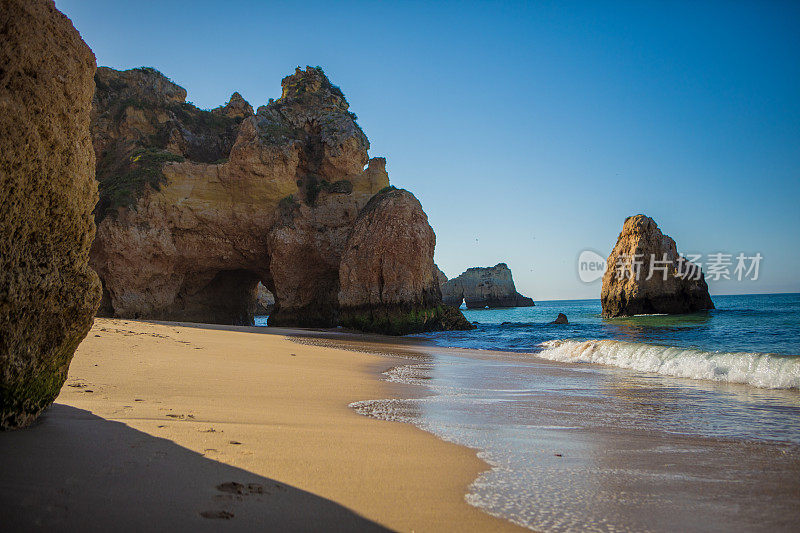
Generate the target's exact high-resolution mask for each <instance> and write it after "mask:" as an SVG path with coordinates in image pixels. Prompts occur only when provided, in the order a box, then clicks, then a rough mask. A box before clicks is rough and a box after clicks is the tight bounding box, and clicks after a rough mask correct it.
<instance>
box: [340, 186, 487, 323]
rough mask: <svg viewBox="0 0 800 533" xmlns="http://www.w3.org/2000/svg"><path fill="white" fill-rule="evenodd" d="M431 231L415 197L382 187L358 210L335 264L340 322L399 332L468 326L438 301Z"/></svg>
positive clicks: (456, 314) (439, 297)
mask: <svg viewBox="0 0 800 533" xmlns="http://www.w3.org/2000/svg"><path fill="white" fill-rule="evenodd" d="M435 246H436V235H435V234H434V232H433V229H432V228H431V226H430V224H429V223H428V217H427V216H426V215H425V212H424V211H423V210H422V205H420V203H419V200H417V198H416V197H415V196H414V195H413V194H411V193H410V192H408V191H406V190H403V189H395V188H394V187H387V188H386V189H384V190H383V191H381V192H380V193H378V194H376V195H375V196H374V197H373V198H372V199H371V200H370V201H369V203H367V205H366V206H365V207H364V208H363V209H362V210H361V213H359V215H358V219H357V220H356V224H355V227H354V228H353V232H352V233H351V235H350V238H349V239H348V241H347V247H346V248H345V251H344V253H343V254H342V263H341V266H340V267H339V283H340V286H341V290H340V291H339V305H340V307H341V317H340V324H341V325H342V326H345V327H351V328H354V329H359V330H362V331H372V332H377V333H385V334H390V335H404V334H407V333H415V332H420V331H431V330H443V329H473V326H472V325H471V324H470V323H469V322H468V321H467V320H466V319H465V318H464V316H463V315H462V314H461V311H459V310H457V309H453V308H451V307H445V306H443V305H442V297H441V292H440V289H439V283H438V280H437V274H436V271H437V269H436V267H435V265H434V264H433V250H434V247H435Z"/></svg>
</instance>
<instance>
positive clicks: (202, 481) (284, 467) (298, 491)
mask: <svg viewBox="0 0 800 533" xmlns="http://www.w3.org/2000/svg"><path fill="white" fill-rule="evenodd" d="M287 334H291V335H294V336H295V337H287ZM303 334H304V333H302V332H299V331H288V330H287V331H284V330H274V329H270V330H265V329H263V328H261V329H258V328H240V327H226V326H208V327H204V326H202V325H190V324H184V325H179V324H169V323H152V322H140V321H133V320H116V319H104V318H97V319H96V320H95V322H94V326H93V328H92V330H91V332H90V333H89V335H88V336H87V338H86V339H85V340H84V342H83V343H82V344H81V345H80V347H79V348H78V350H77V352H76V355H75V358H74V359H73V361H72V364H71V365H70V369H69V378H68V379H67V382H66V384H65V385H64V387H63V389H62V391H61V394H60V396H59V397H58V398H57V399H56V402H55V404H54V405H53V406H52V407H50V408H49V409H48V410H47V411H46V412H45V414H44V415H43V416H42V417H41V419H40V420H39V421H38V422H37V423H36V424H35V425H34V426H33V427H31V428H30V429H28V430H26V431H17V432H9V433H6V434H4V435H3V439H0V457H3V482H2V484H0V501H3V502H4V505H3V508H2V509H0V522H1V523H3V524H5V526H6V527H9V528H11V529H18V528H21V527H25V528H26V529H30V528H31V527H32V526H34V528H35V527H39V528H41V529H47V530H75V529H76V528H81V529H83V530H85V531H94V530H108V529H109V528H114V529H116V530H122V531H125V530H136V529H139V530H141V529H143V528H156V529H160V530H167V529H170V528H175V529H180V530H185V529H193V530H219V529H231V530H253V529H264V528H267V529H283V530H314V529H316V530H319V529H325V530H371V529H374V530H378V529H391V530H400V531H431V530H461V531H478V530H480V531H505V530H513V529H517V528H516V526H514V525H513V524H511V523H510V522H507V521H504V520H501V519H497V518H494V517H492V516H489V515H488V514H485V513H483V512H482V511H480V510H478V509H477V508H475V507H472V506H470V505H468V504H467V503H466V502H465V499H464V494H465V493H466V492H467V489H468V486H469V485H470V484H471V483H472V482H473V481H474V480H475V478H476V477H477V476H478V475H479V474H480V473H481V472H483V471H485V470H486V469H487V468H488V466H487V464H486V463H484V462H483V461H481V460H480V459H478V458H477V456H476V452H475V451H474V450H472V449H469V448H466V447H461V446H457V445H455V444H450V443H446V442H444V441H442V440H439V439H438V438H436V437H434V436H433V435H431V434H429V433H426V432H424V431H422V430H420V429H417V428H415V427H414V426H412V425H409V424H401V423H396V422H385V421H380V420H375V419H371V418H368V417H364V416H361V415H359V414H357V413H356V412H355V411H354V410H353V409H351V408H349V407H348V404H350V403H352V402H356V401H361V400H368V399H373V398H375V399H377V398H391V397H398V398H409V397H415V396H419V395H421V394H424V393H425V391H424V390H421V388H419V387H413V386H407V385H402V384H393V383H388V382H386V381H382V380H381V379H379V376H380V373H381V372H384V371H386V370H388V369H390V368H392V367H394V366H397V365H399V364H407V363H408V360H407V359H401V358H400V357H392V356H387V355H371V354H369V353H365V351H358V352H357V351H345V350H340V349H334V348H330V347H322V346H315V345H313V344H308V343H303V344H301V343H299V342H297V340H298V337H297V335H303ZM306 335H311V334H310V333H306ZM293 338H294V340H292V339H293ZM360 344H361V349H363V350H369V349H370V348H371V349H372V350H373V351H376V352H387V351H388V352H390V351H391V350H392V348H393V347H392V345H391V344H384V345H382V346H372V347H370V345H369V342H366V341H361V342H360ZM398 346H400V345H398ZM400 348H401V349H402V350H408V347H407V346H406V347H402V346H400Z"/></svg>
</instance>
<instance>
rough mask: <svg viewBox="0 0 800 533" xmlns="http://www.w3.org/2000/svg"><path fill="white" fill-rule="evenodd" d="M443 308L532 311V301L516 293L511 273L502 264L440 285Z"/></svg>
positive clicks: (484, 268) (479, 268) (477, 270)
mask: <svg viewBox="0 0 800 533" xmlns="http://www.w3.org/2000/svg"><path fill="white" fill-rule="evenodd" d="M442 300H443V301H444V303H445V304H447V305H451V306H454V307H460V306H461V302H466V304H467V307H468V308H469V309H483V308H485V307H489V308H495V307H531V306H533V305H534V303H533V300H532V299H530V298H528V297H527V296H523V295H521V294H520V293H518V292H517V289H516V287H515V286H514V278H513V277H512V276H511V269H509V268H508V265H506V264H505V263H498V264H496V265H495V266H493V267H473V268H469V269H467V271H466V272H464V273H463V274H461V275H460V276H458V277H455V278H453V279H451V280H448V281H446V282H445V283H443V284H442Z"/></svg>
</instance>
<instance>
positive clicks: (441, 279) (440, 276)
mask: <svg viewBox="0 0 800 533" xmlns="http://www.w3.org/2000/svg"><path fill="white" fill-rule="evenodd" d="M433 275H434V276H436V282H437V283H438V284H439V287H441V286H442V285H444V283H445V282H446V281H447V276H446V275H445V273H444V272H442V271H441V269H440V268H439V267H438V266H436V265H433Z"/></svg>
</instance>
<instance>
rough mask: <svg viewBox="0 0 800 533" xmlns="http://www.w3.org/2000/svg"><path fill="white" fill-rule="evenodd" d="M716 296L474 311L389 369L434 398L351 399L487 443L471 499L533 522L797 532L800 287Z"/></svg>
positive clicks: (370, 411)
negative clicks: (606, 313)
mask: <svg viewBox="0 0 800 533" xmlns="http://www.w3.org/2000/svg"><path fill="white" fill-rule="evenodd" d="M714 302H715V304H716V305H717V307H718V309H717V310H714V311H711V312H708V313H704V314H697V315H686V316H644V317H633V318H629V319H619V320H603V319H602V318H601V317H600V303H599V301H597V300H582V301H559V302H537V305H536V307H533V308H516V309H502V310H472V311H470V310H465V311H464V314H465V315H466V316H467V318H468V319H469V320H471V321H476V322H478V328H477V329H476V330H474V331H468V332H442V333H433V334H425V335H421V337H424V338H427V339H429V340H430V341H431V342H432V343H433V344H434V345H435V346H434V347H432V348H430V349H428V350H427V352H426V353H428V355H429V359H428V360H425V361H423V362H414V363H410V364H408V365H404V366H399V367H396V368H393V369H391V370H390V371H388V372H387V373H386V375H385V379H387V380H388V381H391V382H398V383H405V384H411V385H416V386H419V387H424V388H425V389H427V390H428V391H430V393H431V395H430V396H425V397H423V398H415V399H408V400H395V399H383V400H365V401H362V402H356V403H355V404H353V405H352V407H353V408H354V409H356V410H357V411H358V412H360V413H362V414H364V415H367V416H373V417H376V418H381V419H386V420H398V421H404V422H409V423H412V424H415V425H417V426H418V427H420V428H422V429H424V430H426V431H429V432H431V433H433V434H435V435H438V436H439V437H441V438H443V439H445V440H448V441H452V442H456V443H458V444H462V445H465V446H469V447H472V448H475V449H477V450H478V451H479V456H480V457H482V458H483V459H485V460H486V461H487V462H488V463H489V464H490V465H491V466H492V468H491V470H489V471H488V472H486V473H484V474H482V475H481V476H480V477H479V478H478V479H477V480H476V481H475V482H474V483H473V484H472V486H471V487H470V489H469V492H468V494H467V495H466V499H467V501H468V502H469V503H471V504H473V505H475V506H477V507H479V508H481V509H483V510H485V511H486V512H488V513H490V514H493V515H496V516H500V517H503V518H506V519H508V520H511V521H513V522H515V523H517V524H520V525H522V526H525V527H529V528H531V529H534V530H538V531H553V532H560V531H664V532H667V531H725V532H728V531H769V532H773V531H797V530H798V527H800V506H798V505H797V502H798V499H797V498H798V494H800V390H798V388H799V386H800V366H799V365H800V357H799V356H798V355H797V354H800V295H797V294H788V295H763V296H718V297H715V298H714ZM559 312H563V313H564V314H566V315H567V317H568V318H569V320H570V324H569V325H566V326H565V325H554V324H549V322H551V321H552V320H554V319H555V317H556V316H557V314H558V313H559ZM436 346H438V347H440V348H437V347H436ZM444 347H457V348H458V347H461V348H477V349H480V350H499V351H501V352H505V353H498V352H495V351H486V352H481V351H478V352H474V351H461V350H452V349H449V348H447V349H445V348H444ZM507 352H512V353H507Z"/></svg>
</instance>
